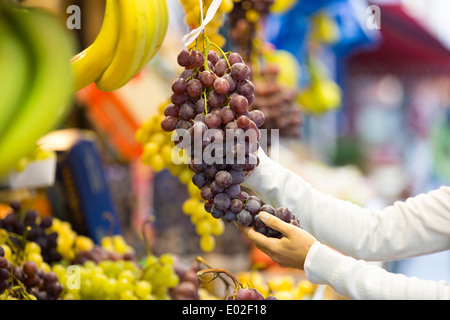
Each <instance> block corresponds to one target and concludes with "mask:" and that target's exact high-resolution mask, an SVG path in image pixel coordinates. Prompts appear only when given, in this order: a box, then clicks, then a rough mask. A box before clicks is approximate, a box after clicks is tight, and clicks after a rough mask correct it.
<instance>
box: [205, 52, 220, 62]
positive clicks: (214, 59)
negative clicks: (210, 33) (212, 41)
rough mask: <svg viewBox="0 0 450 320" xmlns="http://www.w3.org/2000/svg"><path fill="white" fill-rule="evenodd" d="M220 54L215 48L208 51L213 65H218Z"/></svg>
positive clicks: (209, 59)
mask: <svg viewBox="0 0 450 320" xmlns="http://www.w3.org/2000/svg"><path fill="white" fill-rule="evenodd" d="M219 60H220V58H219V55H218V54H217V52H216V51H214V50H209V52H208V61H210V62H211V63H212V64H213V65H216V63H217V61H219Z"/></svg>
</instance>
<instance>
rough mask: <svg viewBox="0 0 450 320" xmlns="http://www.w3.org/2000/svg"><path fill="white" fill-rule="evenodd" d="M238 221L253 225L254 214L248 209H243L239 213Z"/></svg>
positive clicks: (242, 224)
mask: <svg viewBox="0 0 450 320" xmlns="http://www.w3.org/2000/svg"><path fill="white" fill-rule="evenodd" d="M236 221H237V223H238V224H239V225H240V226H244V227H247V226H251V225H252V223H253V216H252V214H251V213H250V212H248V211H247V210H242V211H241V212H239V213H238V214H237V216H236Z"/></svg>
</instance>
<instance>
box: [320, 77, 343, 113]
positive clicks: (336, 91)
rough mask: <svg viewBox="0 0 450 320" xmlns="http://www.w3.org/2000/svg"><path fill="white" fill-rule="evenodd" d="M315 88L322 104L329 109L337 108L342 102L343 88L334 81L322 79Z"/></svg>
mask: <svg viewBox="0 0 450 320" xmlns="http://www.w3.org/2000/svg"><path fill="white" fill-rule="evenodd" d="M314 90H315V92H316V94H317V99H318V101H319V103H320V104H321V105H323V106H324V107H326V108H327V109H335V108H337V107H339V105H340V104H341V90H340V88H339V86H338V85H337V84H336V83H335V82H333V81H321V82H319V83H318V84H317V85H316V86H315V87H314Z"/></svg>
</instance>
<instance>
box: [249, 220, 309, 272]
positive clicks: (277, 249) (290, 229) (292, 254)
mask: <svg viewBox="0 0 450 320" xmlns="http://www.w3.org/2000/svg"><path fill="white" fill-rule="evenodd" d="M259 219H260V220H261V221H262V222H263V223H264V225H265V226H266V227H267V228H270V229H272V230H276V231H277V232H279V233H281V234H283V235H285V236H284V237H281V238H269V237H267V236H265V235H264V234H262V233H260V232H257V231H256V230H255V229H253V228H249V227H240V229H241V230H242V231H243V232H244V233H245V234H246V235H247V237H248V238H249V239H250V240H251V241H252V242H254V243H255V245H256V247H257V248H258V249H260V250H261V251H263V252H264V253H265V254H267V255H268V256H269V257H270V258H271V259H272V260H273V261H275V262H277V263H278V264H279V265H280V266H281V267H289V268H297V269H303V265H304V263H305V259H306V255H307V254H308V251H309V249H310V248H311V246H312V245H313V244H314V242H316V239H315V238H314V237H313V236H312V235H310V234H309V233H308V232H306V231H305V230H303V229H302V228H298V227H296V226H294V225H292V224H290V223H286V222H284V221H283V220H281V219H280V218H278V217H277V216H275V215H271V214H269V213H267V212H261V213H260V214H259Z"/></svg>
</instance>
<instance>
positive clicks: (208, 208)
mask: <svg viewBox="0 0 450 320" xmlns="http://www.w3.org/2000/svg"><path fill="white" fill-rule="evenodd" d="M213 207H214V201H213V200H209V201H207V202H205V205H204V208H205V211H206V212H209V213H211V212H212V209H213Z"/></svg>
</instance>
